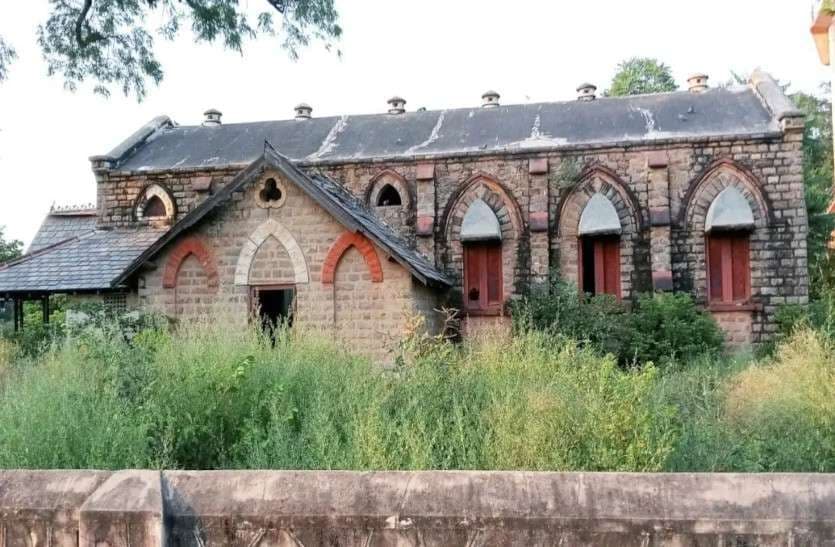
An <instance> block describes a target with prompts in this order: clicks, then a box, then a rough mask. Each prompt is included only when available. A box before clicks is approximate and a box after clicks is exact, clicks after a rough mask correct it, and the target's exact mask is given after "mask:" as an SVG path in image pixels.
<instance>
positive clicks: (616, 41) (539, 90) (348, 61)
mask: <svg viewBox="0 0 835 547" xmlns="http://www.w3.org/2000/svg"><path fill="white" fill-rule="evenodd" d="M243 2H244V3H246V2H249V4H250V6H253V7H259V6H260V4H262V3H263V4H265V5H266V2H263V0H243ZM3 4H4V6H3V7H0V36H4V37H5V38H6V39H7V40H8V41H10V42H11V43H12V44H13V45H14V46H15V47H16V49H17V50H18V54H19V59H18V60H17V62H15V63H14V65H12V67H11V74H10V78H9V79H8V80H7V81H6V82H5V83H3V84H0V226H2V225H5V226H6V236H7V237H12V238H18V239H22V240H23V241H24V242H25V243H28V242H29V240H30V239H31V238H32V236H34V234H35V232H36V231H37V228H38V226H39V224H40V222H41V220H42V218H43V216H44V215H45V214H46V212H47V211H48V210H49V207H50V204H51V203H53V202H56V203H57V204H59V205H63V204H75V203H84V202H92V201H94V200H95V197H96V186H95V180H94V178H93V175H92V172H91V170H90V164H89V162H88V160H87V158H88V156H90V155H94V154H103V153H105V152H107V151H108V150H110V149H111V148H112V147H113V146H115V145H116V144H118V143H119V142H120V141H121V140H123V139H124V138H126V137H127V136H128V135H130V134H131V133H132V132H133V131H134V130H136V129H137V128H138V127H139V126H140V125H142V124H143V123H145V122H146V121H148V120H150V119H151V118H153V117H154V116H156V115H159V114H168V115H169V116H171V117H172V118H173V119H174V120H175V121H177V122H178V123H180V124H196V123H199V122H200V121H201V119H202V112H203V111H204V110H206V109H207V108H209V107H214V108H218V109H219V110H221V111H222V112H223V114H224V118H223V119H224V121H225V122H240V121H253V120H267V119H283V118H288V117H291V115H292V107H293V106H294V105H295V104H296V103H298V102H300V101H305V102H307V103H310V104H311V105H312V106H313V108H314V112H313V115H314V116H316V115H334V114H343V113H347V114H354V113H365V112H382V111H384V110H385V109H386V108H387V105H386V103H385V101H386V99H387V98H388V97H390V96H391V95H394V94H398V95H401V96H403V97H404V98H405V99H407V101H408V104H407V108H409V109H415V108H417V107H420V106H425V107H427V108H429V109H434V108H446V107H462V106H473V105H477V104H480V101H481V99H480V97H481V93H482V92H484V91H485V90H487V89H489V88H490V89H495V90H497V91H498V92H499V93H501V95H502V99H501V102H502V103H505V104H510V103H524V102H538V101H549V100H564V99H571V98H573V97H574V96H575V92H574V89H575V88H576V86H577V85H578V84H579V83H581V82H583V81H591V82H592V83H595V84H597V85H598V87H600V88H601V89H603V88H605V87H607V86H608V83H609V81H610V79H611V76H612V74H613V73H614V70H615V66H616V64H617V63H618V62H619V61H621V60H622V59H624V58H626V57H629V56H633V55H641V56H652V57H657V58H659V59H661V60H662V61H664V62H666V63H667V64H669V65H670V66H672V68H673V69H674V72H675V75H676V78H677V79H678V81H679V82H680V83H681V84H683V83H684V80H685V78H686V77H687V75H688V74H690V73H692V72H696V71H704V72H707V73H708V74H709V75H711V76H712V78H713V83H714V84H715V83H718V82H719V81H724V80H726V79H727V78H728V75H729V70H730V69H734V70H737V71H744V72H745V73H746V74H748V73H749V72H750V71H751V69H753V68H754V67H756V66H762V67H763V68H765V69H766V70H768V71H770V72H771V73H772V74H774V75H775V76H776V77H778V78H780V79H781V80H783V81H790V82H791V83H792V88H793V89H802V90H806V91H817V87H818V84H819V83H820V82H822V81H824V80H826V79H828V77H829V72H828V70H827V69H826V68H825V67H823V66H821V65H820V64H819V61H818V58H817V55H816V53H815V50H814V46H813V43H812V39H811V36H810V34H809V25H810V23H811V1H807V0H768V1H763V0H701V1H700V2H696V3H694V2H684V1H682V0H632V1H629V2H624V1H623V0H590V1H585V2H583V1H579V2H578V1H571V2H568V1H565V0H562V1H554V0H538V1H535V0H515V1H514V2H510V3H508V2H499V1H495V2H494V1H492V0H445V1H441V0H423V1H420V2H417V1H415V0H354V1H353V2H351V1H348V0H337V5H338V9H339V12H340V16H341V24H342V26H343V28H344V30H345V34H344V38H343V40H342V41H341V43H340V48H341V49H342V51H343V57H342V59H341V60H340V59H338V58H337V57H336V55H335V54H332V53H327V52H325V51H323V48H321V46H318V45H314V46H311V47H310V48H308V49H307V50H303V51H302V57H301V59H300V61H298V62H296V63H294V62H292V61H290V60H289V59H288V57H287V55H286V54H285V53H284V52H283V51H281V50H280V49H279V47H278V42H277V40H276V41H272V40H269V39H265V40H263V41H261V42H257V43H254V42H253V43H250V44H248V45H247V46H246V47H245V51H244V53H245V55H244V57H241V56H239V55H237V54H235V53H231V52H228V51H224V50H223V49H222V48H221V46H219V45H217V46H208V45H193V44H192V40H191V35H190V31H188V30H187V29H186V32H184V33H183V35H182V36H181V38H180V39H179V40H178V41H177V42H174V43H170V42H166V41H164V40H162V39H159V40H158V42H157V46H158V49H157V53H158V55H159V58H160V59H161V61H162V62H163V67H164V69H165V73H166V76H165V79H164V81H163V83H162V84H161V85H160V86H159V87H157V88H155V87H150V88H149V94H148V97H147V99H146V100H145V101H144V102H143V103H137V102H136V100H135V99H133V98H125V97H124V96H121V95H118V94H117V92H114V95H113V96H112V97H111V98H110V99H104V98H101V97H98V96H96V95H93V93H92V91H90V89H89V88H86V89H81V90H79V91H78V92H77V93H74V94H73V93H70V92H67V91H64V90H63V86H62V83H63V82H62V80H61V79H60V78H57V77H54V78H48V77H47V76H46V65H45V63H44V62H43V60H42V59H41V55H40V50H39V48H38V47H37V44H36V42H35V27H36V25H37V24H38V23H39V22H41V21H43V20H45V19H46V12H47V7H48V3H47V0H37V1H35V0H28V1H26V2H14V3H12V2H9V1H8V0H6V1H5V2H3ZM12 4H14V6H12Z"/></svg>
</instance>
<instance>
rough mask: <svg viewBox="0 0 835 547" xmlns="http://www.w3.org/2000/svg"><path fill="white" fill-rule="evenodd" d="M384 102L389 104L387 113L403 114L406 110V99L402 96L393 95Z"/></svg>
mask: <svg viewBox="0 0 835 547" xmlns="http://www.w3.org/2000/svg"><path fill="white" fill-rule="evenodd" d="M386 102H387V103H388V104H389V114H403V113H404V112H406V99H404V98H403V97H398V96H396V95H395V96H394V97H392V98H391V99H389V100H388V101H386Z"/></svg>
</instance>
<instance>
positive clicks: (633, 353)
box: [623, 293, 724, 364]
mask: <svg viewBox="0 0 835 547" xmlns="http://www.w3.org/2000/svg"><path fill="white" fill-rule="evenodd" d="M628 325H629V341H628V343H627V344H626V351H627V353H626V354H625V355H624V356H623V357H627V358H630V359H634V360H635V361H637V362H639V363H647V362H653V363H658V364H661V363H670V362H675V361H676V360H678V359H680V358H682V357H685V358H688V359H693V358H695V357H699V356H704V355H706V354H707V355H716V354H718V353H719V351H720V350H721V349H722V345H723V342H724V337H723V335H722V332H721V331H720V330H719V327H718V325H717V324H716V321H714V320H713V318H712V317H711V316H710V314H708V313H706V312H704V311H702V310H700V309H698V308H697V307H696V304H695V303H694V302H693V298H692V297H691V296H690V295H689V294H685V293H666V294H665V293H661V294H652V295H644V296H641V297H640V298H639V299H638V302H637V303H636V305H635V307H634V309H633V310H632V313H630V314H629V317H628Z"/></svg>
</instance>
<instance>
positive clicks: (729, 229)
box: [705, 186, 754, 305]
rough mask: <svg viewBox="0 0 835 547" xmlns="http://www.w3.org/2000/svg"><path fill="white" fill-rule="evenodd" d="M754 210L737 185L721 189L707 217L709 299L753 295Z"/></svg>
mask: <svg viewBox="0 0 835 547" xmlns="http://www.w3.org/2000/svg"><path fill="white" fill-rule="evenodd" d="M753 227H754V214H753V211H752V210H751V206H750V205H749V204H748V201H747V200H746V199H745V197H744V196H743V195H742V193H741V192H740V191H739V190H738V189H737V188H735V187H733V186H729V187H727V188H725V189H724V190H722V192H720V193H719V195H717V196H716V198H715V199H714V200H713V202H712V203H711V204H710V208H709V209H708V212H707V215H706V217H705V233H706V235H705V247H706V250H707V252H706V254H707V257H706V260H707V287H708V291H707V293H708V301H709V303H710V304H712V305H723V304H730V305H733V304H744V303H747V302H748V301H749V300H750V298H751V266H750V255H751V250H750V231H751V229H752V228H753Z"/></svg>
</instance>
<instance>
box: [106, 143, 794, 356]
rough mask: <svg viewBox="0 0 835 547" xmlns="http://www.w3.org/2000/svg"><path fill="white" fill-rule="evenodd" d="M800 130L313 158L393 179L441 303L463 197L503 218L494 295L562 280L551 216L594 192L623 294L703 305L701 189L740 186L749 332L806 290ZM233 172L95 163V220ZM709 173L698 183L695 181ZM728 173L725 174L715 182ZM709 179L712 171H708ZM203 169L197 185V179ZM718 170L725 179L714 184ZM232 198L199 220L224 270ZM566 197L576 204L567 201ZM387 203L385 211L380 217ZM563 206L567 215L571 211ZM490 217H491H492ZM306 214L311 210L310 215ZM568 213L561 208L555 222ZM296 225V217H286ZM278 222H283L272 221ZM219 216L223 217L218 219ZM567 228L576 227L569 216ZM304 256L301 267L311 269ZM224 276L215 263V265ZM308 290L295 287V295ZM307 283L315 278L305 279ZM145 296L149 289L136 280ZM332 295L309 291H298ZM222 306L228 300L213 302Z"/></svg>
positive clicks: (124, 216) (233, 239) (241, 210)
mask: <svg viewBox="0 0 835 547" xmlns="http://www.w3.org/2000/svg"><path fill="white" fill-rule="evenodd" d="M801 139H802V132H801V130H800V128H797V127H795V128H789V129H787V130H786V131H785V132H784V133H783V135H782V136H781V137H773V136H769V137H766V136H763V137H762V138H746V139H732V138H729V137H723V138H716V139H703V140H700V141H698V142H693V143H681V142H679V143H670V144H667V145H653V146H649V145H644V146H641V145H635V146H630V147H617V148H612V147H608V148H606V147H600V148H595V149H589V150H579V149H578V150H567V151H559V152H550V153H536V154H534V153H524V152H518V151H517V152H515V153H507V154H503V155H471V156H462V157H456V158H437V159H420V160H415V161H385V162H383V161H380V162H364V163H360V162H355V163H344V164H327V165H317V166H316V168H317V169H319V170H321V171H322V172H324V173H325V174H327V175H329V176H331V177H332V178H334V179H335V180H339V181H341V182H342V183H343V184H344V185H345V186H346V187H347V188H348V189H349V190H351V191H352V192H353V193H354V194H355V195H357V196H358V197H361V198H362V199H371V196H372V195H373V194H374V192H375V188H378V187H379V185H380V184H382V182H383V181H388V182H391V183H393V184H396V185H397V187H398V188H399V189H401V190H402V192H403V196H404V198H406V199H404V203H405V204H406V205H404V207H408V211H406V210H398V211H395V212H394V213H393V212H392V210H390V208H388V207H384V208H380V209H381V210H380V212H379V214H380V215H381V217H382V218H383V220H384V221H386V222H387V223H389V224H390V225H392V227H394V228H395V229H398V230H400V231H401V232H402V233H403V234H404V236H405V237H407V238H408V239H409V240H410V241H412V242H413V244H414V245H415V247H416V248H417V249H418V250H419V251H420V252H422V253H424V254H425V255H426V256H427V257H429V258H430V259H432V260H434V261H435V263H436V264H438V265H439V266H440V268H441V269H444V270H446V271H447V272H448V273H450V274H451V275H452V276H453V277H454V278H455V279H456V280H457V283H456V284H457V286H456V287H455V288H454V290H453V291H451V293H449V295H448V304H450V305H453V306H460V304H461V295H460V291H461V279H462V273H463V272H462V270H463V261H462V259H461V256H462V255H461V245H460V242H459V241H457V237H458V236H457V232H456V229H457V228H456V226H455V223H456V222H459V221H460V218H461V215H462V214H463V210H464V207H465V206H466V204H467V203H468V202H469V201H471V199H472V196H473V195H485V196H488V198H489V200H488V201H490V200H492V201H490V203H491V204H492V205H491V206H495V210H496V213H497V214H499V215H505V216H506V218H507V219H508V220H507V222H506V226H503V228H502V229H503V232H504V233H505V236H506V239H505V247H504V253H503V261H504V264H503V275H504V285H505V290H504V297H505V299H506V300H510V299H512V298H515V297H517V296H519V295H520V294H522V293H523V292H524V291H525V290H526V289H527V288H528V287H529V286H531V284H532V283H536V282H540V281H544V280H545V279H547V278H548V275H549V272H551V271H559V272H560V273H561V274H562V275H563V276H564V277H566V278H568V279H570V280H575V281H576V276H577V271H578V264H577V256H578V253H577V249H576V245H577V238H576V235H573V234H572V233H571V231H570V230H566V228H565V224H566V223H568V224H571V223H574V222H577V217H578V216H579V213H578V211H579V209H576V207H574V206H573V205H572V203H573V201H572V200H574V199H575V196H582V195H585V196H588V195H590V194H589V193H590V192H592V191H594V190H601V191H604V192H605V193H607V195H609V196H610V197H611V198H612V199H613V200H614V201H615V202H616V205H617V207H619V215H621V216H622V225H623V226H624V233H623V234H622V236H621V241H622V246H621V265H620V270H621V289H622V295H623V297H624V299H626V300H631V299H632V298H634V297H635V296H636V295H638V294H640V293H644V292H647V291H651V290H653V289H656V290H669V289H670V288H672V289H674V290H681V291H687V292H690V293H692V294H693V295H694V296H695V297H696V298H697V301H698V302H700V303H701V304H707V303H706V282H707V280H706V270H705V249H704V229H703V223H704V214H705V212H706V211H705V203H706V201H705V200H706V199H708V198H710V197H711V195H712V194H711V192H713V193H714V194H713V195H715V192H716V190H717V189H720V188H721V186H722V185H723V184H734V185H739V186H740V187H742V188H744V189H745V192H747V194H746V196H747V197H749V198H750V201H751V203H752V206H753V207H752V208H753V209H754V210H755V213H758V212H759V213H761V216H762V220H763V221H762V222H761V223H759V224H758V225H757V226H756V227H755V230H754V232H753V233H752V235H751V261H750V262H751V270H752V272H751V295H752V298H751V305H750V306H749V307H748V308H746V309H745V310H742V311H745V312H746V313H748V314H749V315H750V316H751V328H752V332H751V336H750V340H751V341H752V342H753V343H759V342H762V341H763V340H765V339H767V338H768V336H770V335H771V333H773V332H774V330H775V328H776V326H775V324H774V314H775V312H776V310H777V307H778V306H780V305H782V304H787V303H803V302H806V301H807V298H808V296H807V295H808V273H807V257H806V233H807V224H806V213H805V202H804V197H803V184H802V153H801V147H800V145H801ZM234 174H235V171H234V170H232V169H223V170H202V171H182V172H181V171H177V172H173V173H168V174H148V173H132V174H131V173H128V174H114V173H104V174H100V176H99V179H100V182H99V190H100V202H99V207H100V209H101V215H102V218H101V221H100V222H101V223H102V224H103V225H120V224H129V220H128V219H129V218H130V211H131V209H130V207H131V206H132V204H133V203H135V201H136V200H137V199H138V196H139V193H140V192H141V190H142V189H143V188H144V187H146V186H147V185H148V184H150V183H152V182H153V183H158V184H161V185H163V186H165V187H166V188H169V189H170V190H171V193H172V194H173V195H174V197H175V198H176V199H177V209H178V215H182V214H183V213H184V212H185V211H188V210H190V209H191V208H192V207H194V205H195V204H196V203H198V202H199V201H200V200H202V199H204V196H205V195H208V193H207V191H203V190H201V191H197V190H194V188H210V189H211V191H216V190H217V188H219V187H221V186H222V185H223V184H225V183H226V182H228V180H230V178H231V177H232V176H233V175H234ZM707 179H710V182H709V183H705V182H704V181H705V180H707ZM731 179H733V180H734V181H732V182H731V183H728V182H727V181H728V180H731ZM714 180H715V181H718V182H715V183H714ZM207 181H208V183H207ZM723 181H725V182H723ZM246 203H249V202H239V203H238V205H237V206H236V207H234V208H233V210H231V211H230V212H229V213H224V215H221V216H222V218H223V220H222V221H217V220H215V221H212V222H211V223H209V224H208V225H207V226H205V227H203V228H201V229H200V230H201V231H202V232H204V233H206V234H207V235H208V236H210V237H215V238H220V239H221V241H223V245H221V246H220V247H218V252H219V254H220V256H219V260H220V262H222V263H223V264H224V265H225V267H227V268H233V265H234V263H235V260H236V252H237V250H236V249H239V247H236V244H239V243H240V242H241V241H242V240H243V239H245V237H246V235H247V230H250V231H251V230H252V229H254V227H255V225H257V223H258V222H259V221H263V220H264V219H266V218H268V217H269V213H268V212H266V211H265V210H263V209H258V208H257V207H255V206H254V205H252V206H251V207H250V206H247V207H244V206H243V205H245V204H246ZM575 209H576V210H575ZM392 215H394V216H392ZM572 215H573V216H572ZM505 216H502V217H501V218H505ZM312 218H313V217H312ZM315 218H316V220H315V221H314V222H312V223H311V222H308V221H306V220H304V219H303V218H302V217H291V218H288V219H287V222H285V224H286V225H287V226H288V227H292V228H293V229H294V230H295V231H296V232H299V233H303V232H305V231H307V230H309V229H311V227H313V226H316V227H317V229H318V225H317V224H316V222H318V221H319V220H320V219H321V221H322V222H323V223H324V226H325V232H326V233H324V234H323V237H324V238H325V239H328V238H334V237H336V236H337V235H338V234H337V232H336V231H337V230H338V228H336V227H335V228H334V230H333V232H332V233H327V232H328V231H329V230H330V228H329V227H328V223H329V222H331V220H330V219H326V218H325V217H324V216H323V213H322V214H320V215H319V216H318V217H315ZM566 219H568V220H566ZM297 221H299V222H300V224H299V225H298V226H297V227H296V226H294V223H296V222H297ZM282 222H284V221H282ZM221 224H228V226H225V225H221ZM574 228H576V226H574ZM310 250H311V252H312V253H313V255H312V256H310V257H308V260H310V261H312V262H311V263H314V262H315V263H318V261H319V260H320V258H321V257H322V256H323V253H325V252H327V248H326V246H325V243H324V242H320V243H319V244H316V245H314V246H313V248H311V249H310ZM313 270H315V268H313V269H312V270H311V277H314V276H315V275H317V273H316V272H315V271H313ZM227 275H228V272H227ZM306 290H308V289H307V288H304V289H300V294H301V293H303V292H304V291H306ZM317 290H318V289H317ZM224 291H226V292H227V293H228V294H226V296H225V297H224V301H225V304H224V305H225V306H226V307H227V308H229V307H230V306H231V308H233V309H234V310H236V313H239V312H238V310H239V309H241V307H245V306H246V301H247V299H248V296H247V293H246V291H245V290H243V291H242V290H241V289H240V288H234V289H231V288H225V289H224ZM145 295H146V296H147V297H148V298H153V296H152V295H151V294H150V292H149V291H147V290H146V291H145ZM328 300H332V297H330V298H324V297H321V295H320V296H315V297H312V298H311V299H309V300H308V301H309V302H325V301H328ZM227 311H228V310H227ZM299 312H300V313H302V314H307V315H308V317H309V318H310V319H311V320H312V321H313V322H314V323H323V322H330V323H332V322H333V317H334V312H333V306H332V305H331V304H314V305H309V306H307V307H306V308H305V309H302V308H299Z"/></svg>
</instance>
